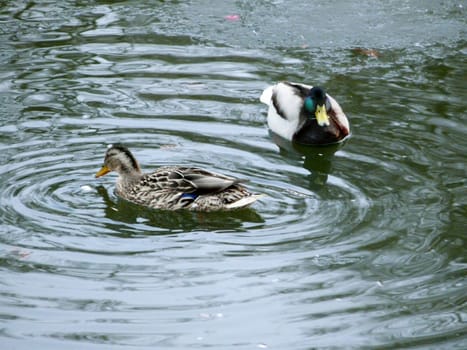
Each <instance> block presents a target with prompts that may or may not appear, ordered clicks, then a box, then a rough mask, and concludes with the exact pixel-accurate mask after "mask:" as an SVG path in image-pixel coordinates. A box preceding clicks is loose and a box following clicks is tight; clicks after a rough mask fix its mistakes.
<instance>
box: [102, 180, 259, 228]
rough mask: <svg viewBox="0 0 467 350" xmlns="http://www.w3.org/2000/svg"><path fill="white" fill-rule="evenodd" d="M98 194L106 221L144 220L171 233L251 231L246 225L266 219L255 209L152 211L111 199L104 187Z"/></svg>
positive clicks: (122, 200) (126, 221)
mask: <svg viewBox="0 0 467 350" xmlns="http://www.w3.org/2000/svg"><path fill="white" fill-rule="evenodd" d="M97 192H98V194H99V195H100V196H101V197H102V200H103V201H104V202H105V205H106V207H105V217H106V218H108V219H111V220H112V221H119V222H125V223H129V224H132V223H138V222H141V219H144V220H145V221H144V224H145V225H149V226H154V227H158V228H163V229H167V230H168V231H167V232H166V233H168V234H171V233H176V232H180V231H183V232H187V231H192V230H205V231H213V230H216V231H226V230H228V231H232V230H234V231H247V230H248V229H249V228H248V227H245V222H250V223H258V224H262V223H264V219H263V218H262V217H261V216H260V215H259V214H258V213H256V211H255V210H254V209H252V208H243V209H237V210H231V211H216V212H208V213H205V212H193V211H189V210H177V211H171V210H161V209H150V208H146V207H143V206H140V205H137V204H133V203H131V202H128V201H126V200H124V199H121V198H119V197H117V200H116V201H115V200H113V199H112V198H111V197H110V196H109V194H108V192H107V189H106V188H105V187H104V186H99V187H97Z"/></svg>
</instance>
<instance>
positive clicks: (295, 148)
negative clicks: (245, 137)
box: [269, 131, 349, 190]
mask: <svg viewBox="0 0 467 350" xmlns="http://www.w3.org/2000/svg"><path fill="white" fill-rule="evenodd" d="M269 134H270V135H271V137H272V139H273V141H274V142H275V143H276V145H278V146H279V149H280V154H282V155H284V156H285V157H288V158H296V159H297V160H298V159H300V160H302V159H304V162H303V167H304V168H305V169H307V170H309V171H310V176H309V180H310V189H311V190H317V189H320V188H322V187H323V186H324V185H325V184H326V182H327V180H328V175H329V174H330V173H331V170H332V161H333V159H334V154H335V153H336V152H337V151H338V150H340V149H341V148H342V147H343V146H344V145H345V143H346V142H347V140H348V139H349V138H348V137H347V138H346V139H345V140H343V141H341V142H339V143H336V144H331V145H323V146H307V145H302V144H299V143H296V142H290V141H288V140H286V139H284V138H282V137H280V136H278V135H276V134H274V133H272V132H271V131H270V132H269Z"/></svg>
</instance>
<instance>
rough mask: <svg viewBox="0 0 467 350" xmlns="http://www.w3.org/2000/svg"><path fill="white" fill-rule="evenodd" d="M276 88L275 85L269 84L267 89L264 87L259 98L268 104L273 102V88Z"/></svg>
mask: <svg viewBox="0 0 467 350" xmlns="http://www.w3.org/2000/svg"><path fill="white" fill-rule="evenodd" d="M273 88H274V85H271V86H268V87H267V88H266V89H264V91H263V93H262V94H261V96H260V98H259V100H260V101H261V102H263V103H264V104H266V105H268V106H269V105H270V104H271V100H272V90H273Z"/></svg>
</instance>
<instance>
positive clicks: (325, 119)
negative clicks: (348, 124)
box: [304, 86, 330, 126]
mask: <svg viewBox="0 0 467 350" xmlns="http://www.w3.org/2000/svg"><path fill="white" fill-rule="evenodd" d="M328 106H329V101H328V98H327V97H326V91H324V89H323V88H320V87H319V86H315V87H313V88H311V89H310V91H309V92H308V95H307V96H306V97H305V104H304V107H305V110H306V112H307V114H308V115H309V116H310V119H315V118H316V121H317V122H318V125H319V126H329V125H330V122H329V116H328V113H327V112H326V110H327V109H328Z"/></svg>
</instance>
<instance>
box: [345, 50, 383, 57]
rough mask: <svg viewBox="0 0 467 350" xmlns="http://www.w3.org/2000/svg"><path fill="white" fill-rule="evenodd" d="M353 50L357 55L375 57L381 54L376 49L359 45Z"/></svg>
mask: <svg viewBox="0 0 467 350" xmlns="http://www.w3.org/2000/svg"><path fill="white" fill-rule="evenodd" d="M352 52H353V53H354V54H357V55H362V56H368V57H374V58H379V57H380V56H381V54H380V53H379V52H378V51H376V50H374V49H364V48H361V47H357V48H355V49H353V50H352Z"/></svg>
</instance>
